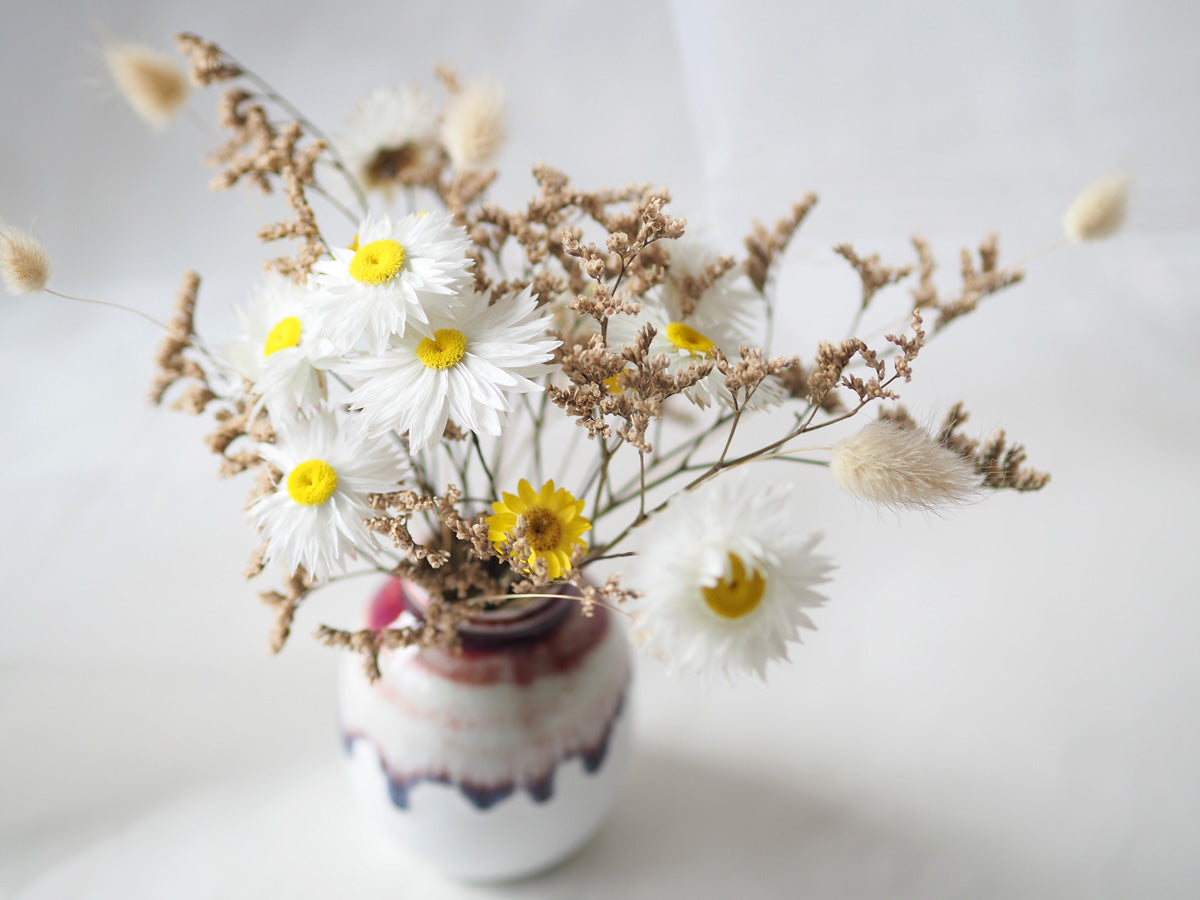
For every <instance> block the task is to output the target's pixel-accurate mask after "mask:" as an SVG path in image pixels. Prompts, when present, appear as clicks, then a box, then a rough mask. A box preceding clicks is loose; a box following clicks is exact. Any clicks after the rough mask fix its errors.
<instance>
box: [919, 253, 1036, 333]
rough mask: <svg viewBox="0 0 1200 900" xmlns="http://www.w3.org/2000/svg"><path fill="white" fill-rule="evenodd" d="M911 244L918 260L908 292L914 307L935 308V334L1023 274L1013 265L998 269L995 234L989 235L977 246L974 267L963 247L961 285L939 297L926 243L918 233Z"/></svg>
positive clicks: (1023, 274)
mask: <svg viewBox="0 0 1200 900" xmlns="http://www.w3.org/2000/svg"><path fill="white" fill-rule="evenodd" d="M912 243H913V246H914V247H915V248H916V251H917V258H918V261H919V263H918V278H919V282H918V284H917V287H915V288H914V289H913V291H912V294H913V300H914V302H915V304H916V306H917V308H918V309H926V308H928V309H935V310H937V314H938V315H937V318H936V319H935V320H934V325H933V330H934V332H935V333H936V332H938V331H941V330H942V329H943V328H945V327H946V326H947V325H949V324H950V323H951V322H953V321H954V320H955V319H957V318H958V317H959V316H963V315H966V314H967V313H969V312H973V311H974V310H975V308H976V307H977V306H979V303H980V301H981V300H983V299H984V298H985V297H988V296H990V295H991V294H994V293H996V292H997V291H1000V290H1003V289H1004V288H1006V287H1010V286H1011V285H1014V284H1016V283H1017V282H1019V281H1020V280H1021V279H1022V278H1024V277H1025V273H1024V271H1022V270H1021V269H1020V268H1017V267H1016V266H1010V267H1004V268H1002V267H1001V266H1000V265H999V250H998V247H997V236H996V235H995V234H989V235H988V236H987V237H986V238H984V239H983V241H982V242H981V243H980V245H979V266H978V268H977V267H976V265H975V260H974V258H973V257H972V255H971V252H970V251H969V250H967V249H965V248H964V249H963V250H962V252H961V254H960V256H961V260H962V265H961V272H962V287H961V288H960V289H959V291H958V292H957V293H956V294H954V295H952V296H950V297H948V298H943V297H942V296H940V294H939V293H938V290H937V288H936V287H935V286H934V283H933V273H934V271H935V269H936V268H937V265H936V263H935V261H934V257H933V251H932V250H931V249H930V247H929V242H928V241H926V240H925V238H923V237H921V236H920V235H915V236H914V237H913V239H912Z"/></svg>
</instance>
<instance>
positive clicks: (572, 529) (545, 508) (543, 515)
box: [488, 478, 592, 578]
mask: <svg viewBox="0 0 1200 900" xmlns="http://www.w3.org/2000/svg"><path fill="white" fill-rule="evenodd" d="M503 497H504V499H503V500H498V501H496V502H495V503H493V504H492V512H493V514H494V515H491V516H488V540H490V541H491V542H492V543H493V544H495V545H496V546H497V547H499V546H500V545H501V544H503V543H504V542H505V541H506V540H508V538H509V535H511V534H512V531H513V529H514V528H515V527H516V525H517V518H518V517H519V516H524V517H525V525H526V530H525V540H526V541H527V542H528V544H529V549H530V553H529V559H528V560H527V562H528V563H529V566H530V567H531V568H532V567H533V565H534V563H536V562H537V560H538V559H539V558H541V559H544V560H546V565H547V567H548V568H547V571H548V572H549V574H550V577H551V578H558V577H560V576H561V575H562V573H563V572H565V571H567V570H568V569H570V568H571V551H572V550H573V549H574V548H575V545H576V544H580V545H581V546H583V547H587V542H586V541H584V540H583V538H582V534H583V533H584V532H585V531H589V530H591V527H592V523H591V521H590V520H588V519H585V518H584V517H583V516H582V515H580V513H582V512H583V505H584V502H585V501H583V500H576V499H575V498H574V497H573V496H571V493H570V491H566V490H564V489H562V488H557V489H556V488H555V487H554V480H553V479H551V480H550V481H547V482H546V483H545V484H544V485H542V489H541V491H540V492H539V491H535V490H534V489H533V485H531V484H530V483H529V482H528V481H526V480H525V479H524V478H522V479H521V481H520V483H519V484H518V485H517V493H516V494H509V493H505V494H504V495H503Z"/></svg>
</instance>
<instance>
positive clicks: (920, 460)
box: [830, 422, 979, 509]
mask: <svg viewBox="0 0 1200 900" xmlns="http://www.w3.org/2000/svg"><path fill="white" fill-rule="evenodd" d="M830 470H831V472H832V474H833V480H834V481H835V482H836V483H837V485H838V486H839V487H840V488H842V490H844V491H846V492H847V493H849V494H853V495H854V496H855V497H858V498H860V499H862V500H868V501H870V502H871V503H876V504H879V505H880V506H889V507H913V508H918V509H935V508H937V507H939V506H946V505H948V504H953V503H962V502H963V501H966V500H969V499H970V498H971V497H972V495H973V494H974V493H975V491H976V490H977V488H978V487H979V476H977V475H976V474H975V470H974V469H973V468H972V466H971V463H970V462H968V461H967V460H966V459H964V458H963V457H961V456H959V455H958V454H957V453H955V452H954V451H953V450H951V449H949V448H948V447H944V446H942V445H941V444H939V443H938V442H937V441H936V440H934V439H933V438H932V437H931V436H930V435H929V434H927V433H926V432H925V431H924V430H923V429H920V428H914V427H909V426H902V425H896V424H893V423H891V422H873V423H871V424H870V425H867V426H866V427H865V428H863V429H862V430H861V431H860V432H858V434H856V435H854V436H853V437H850V438H847V439H846V440H844V441H842V442H841V443H839V444H837V445H836V446H835V447H834V448H833V456H832V461H831V465H830Z"/></svg>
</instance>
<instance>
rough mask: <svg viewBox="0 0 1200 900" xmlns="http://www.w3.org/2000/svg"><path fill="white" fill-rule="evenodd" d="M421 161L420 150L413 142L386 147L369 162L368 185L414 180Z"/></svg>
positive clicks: (380, 185)
mask: <svg viewBox="0 0 1200 900" xmlns="http://www.w3.org/2000/svg"><path fill="white" fill-rule="evenodd" d="M420 161H421V154H420V151H418V150H417V147H416V145H414V144H412V143H407V144H401V145H400V146H399V147H385V148H384V149H382V150H380V151H379V152H378V153H376V154H375V157H374V158H373V159H372V160H371V161H370V162H369V163H367V173H366V174H367V186H368V187H373V188H377V187H384V186H386V185H389V184H394V183H395V182H397V181H400V182H405V183H407V182H408V181H411V180H412V177H413V175H414V174H415V172H416V169H417V168H418V165H419V163H420Z"/></svg>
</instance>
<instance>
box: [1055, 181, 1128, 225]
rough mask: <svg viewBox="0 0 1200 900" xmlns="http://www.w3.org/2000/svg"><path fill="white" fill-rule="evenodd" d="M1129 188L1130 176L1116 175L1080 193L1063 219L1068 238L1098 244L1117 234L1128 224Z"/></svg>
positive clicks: (1093, 184)
mask: <svg viewBox="0 0 1200 900" xmlns="http://www.w3.org/2000/svg"><path fill="white" fill-rule="evenodd" d="M1129 185H1130V180H1129V176H1127V175H1123V174H1121V173H1116V172H1115V173H1112V174H1109V175H1105V176H1104V177H1103V178H1100V179H1098V180H1096V181H1093V182H1092V183H1091V184H1089V185H1088V186H1087V187H1085V188H1084V189H1083V190H1082V191H1080V192H1079V195H1078V196H1077V197H1076V198H1075V199H1074V200H1073V201H1072V202H1071V205H1070V206H1068V207H1067V211H1066V213H1065V214H1064V215H1063V231H1065V232H1066V234H1067V237H1068V238H1070V239H1071V240H1073V241H1094V240H1097V239H1098V238H1105V237H1108V236H1109V235H1112V234H1115V233H1116V232H1117V230H1118V229H1120V227H1121V225H1122V223H1123V222H1124V221H1125V207H1126V205H1127V204H1128V201H1129Z"/></svg>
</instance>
